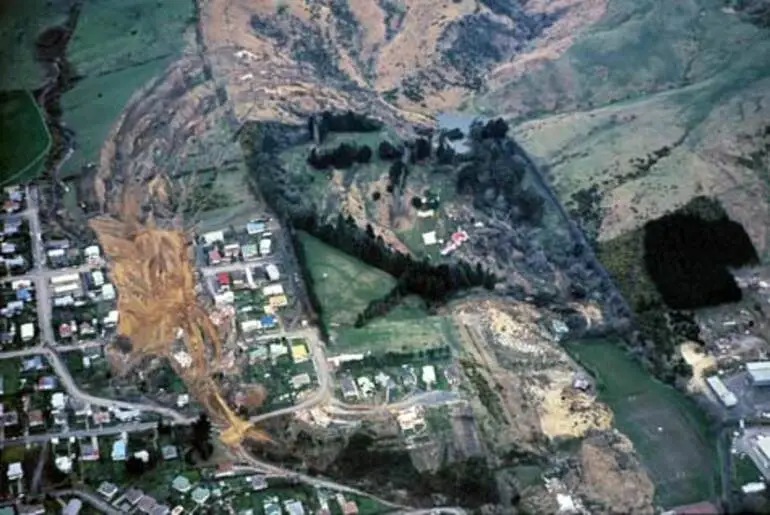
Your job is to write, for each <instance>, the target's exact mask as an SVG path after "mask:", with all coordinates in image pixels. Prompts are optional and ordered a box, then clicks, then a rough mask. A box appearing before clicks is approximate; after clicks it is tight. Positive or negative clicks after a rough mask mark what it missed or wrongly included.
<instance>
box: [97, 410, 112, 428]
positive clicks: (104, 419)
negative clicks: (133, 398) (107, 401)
mask: <svg viewBox="0 0 770 515" xmlns="http://www.w3.org/2000/svg"><path fill="white" fill-rule="evenodd" d="M93 419H94V424H97V425H102V424H109V423H110V419H111V416H110V412H109V411H107V410H97V411H95V412H94V413H93Z"/></svg>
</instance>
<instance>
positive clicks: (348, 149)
mask: <svg viewBox="0 0 770 515" xmlns="http://www.w3.org/2000/svg"><path fill="white" fill-rule="evenodd" d="M371 159H372V149H371V148H369V147H368V146H366V145H364V146H361V147H357V146H355V145H351V144H349V143H341V144H340V145H339V146H338V147H337V148H335V149H333V150H332V151H330V152H323V151H320V152H319V151H318V150H316V149H315V148H314V149H313V150H311V151H310V155H309V156H308V158H307V162H308V164H309V165H310V166H312V167H313V168H315V169H316V170H328V169H329V168H338V169H340V170H344V169H347V168H350V167H351V166H353V165H354V164H355V163H361V164H366V163H368V162H369V161H371Z"/></svg>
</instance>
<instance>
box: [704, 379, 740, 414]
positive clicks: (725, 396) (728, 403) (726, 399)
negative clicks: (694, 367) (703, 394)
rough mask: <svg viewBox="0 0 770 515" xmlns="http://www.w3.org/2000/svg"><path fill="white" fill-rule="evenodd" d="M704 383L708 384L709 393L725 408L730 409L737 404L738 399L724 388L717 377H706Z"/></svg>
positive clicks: (723, 384)
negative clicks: (714, 395)
mask: <svg viewBox="0 0 770 515" xmlns="http://www.w3.org/2000/svg"><path fill="white" fill-rule="evenodd" d="M706 383H708V385H709V388H711V391H713V392H714V394H716V396H717V398H718V399H719V401H720V402H721V403H722V404H724V405H725V407H727V408H732V407H733V406H735V405H736V404H738V399H737V398H736V397H735V394H734V393H733V392H731V391H730V390H729V389H728V388H727V386H725V383H724V382H723V381H722V380H721V379H720V378H719V376H711V377H707V378H706Z"/></svg>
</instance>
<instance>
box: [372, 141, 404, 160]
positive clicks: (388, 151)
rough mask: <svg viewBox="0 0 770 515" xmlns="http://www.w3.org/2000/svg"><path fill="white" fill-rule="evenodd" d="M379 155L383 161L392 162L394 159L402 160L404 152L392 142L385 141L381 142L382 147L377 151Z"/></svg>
mask: <svg viewBox="0 0 770 515" xmlns="http://www.w3.org/2000/svg"><path fill="white" fill-rule="evenodd" d="M377 154H378V155H379V156H380V159H382V160H383V161H392V160H394V159H401V156H402V155H403V154H404V151H403V150H402V149H400V148H398V147H396V146H394V145H393V144H392V143H391V142H389V141H387V140H385V141H382V142H380V146H379V147H378V149H377Z"/></svg>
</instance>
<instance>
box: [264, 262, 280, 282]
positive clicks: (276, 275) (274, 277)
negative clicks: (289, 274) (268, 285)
mask: <svg viewBox="0 0 770 515" xmlns="http://www.w3.org/2000/svg"><path fill="white" fill-rule="evenodd" d="M265 275H266V276H267V279H268V280H269V281H270V282H276V281H278V280H279V279H280V278H281V273H280V272H279V271H278V267H277V266H275V265H274V264H272V263H270V264H269V265H267V266H266V267H265Z"/></svg>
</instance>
